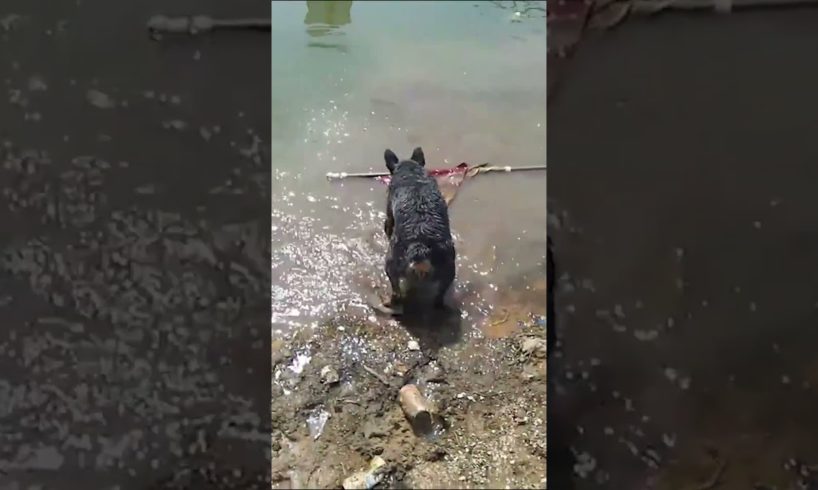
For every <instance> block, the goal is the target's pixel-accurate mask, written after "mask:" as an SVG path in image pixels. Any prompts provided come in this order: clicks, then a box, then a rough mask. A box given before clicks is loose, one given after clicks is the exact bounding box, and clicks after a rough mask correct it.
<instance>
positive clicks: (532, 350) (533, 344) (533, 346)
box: [520, 337, 547, 357]
mask: <svg viewBox="0 0 818 490" xmlns="http://www.w3.org/2000/svg"><path fill="white" fill-rule="evenodd" d="M520 350H522V351H523V353H525V354H528V355H531V356H534V357H545V355H546V352H547V347H546V342H545V339H541V338H539V337H525V338H524V339H523V340H522V342H520Z"/></svg>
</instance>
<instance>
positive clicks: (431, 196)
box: [384, 148, 455, 308]
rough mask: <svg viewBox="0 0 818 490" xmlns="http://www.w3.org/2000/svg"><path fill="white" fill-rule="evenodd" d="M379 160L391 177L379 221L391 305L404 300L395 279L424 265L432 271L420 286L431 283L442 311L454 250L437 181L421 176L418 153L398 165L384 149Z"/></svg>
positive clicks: (420, 153)
mask: <svg viewBox="0 0 818 490" xmlns="http://www.w3.org/2000/svg"><path fill="white" fill-rule="evenodd" d="M384 160H385V161H386V168H388V169H389V172H390V173H391V174H392V180H391V182H390V183H389V190H388V192H387V200H386V221H385V222H384V232H385V233H386V236H387V237H388V238H389V251H388V252H387V255H386V275H387V276H388V277H389V283H390V285H391V286H392V299H391V304H392V305H393V306H394V305H398V304H401V303H403V302H404V300H405V299H407V298H403V297H401V294H400V280H401V279H402V278H405V276H406V270H407V267H408V266H409V264H411V263H412V262H413V261H422V260H429V262H430V263H431V264H432V271H431V277H430V278H429V280H428V281H426V282H425V284H429V285H431V284H433V283H435V282H436V283H437V286H438V287H437V290H436V291H434V298H435V306H437V307H439V308H442V307H444V298H445V295H446V292H447V291H448V289H449V287H450V286H451V284H452V282H453V281H454V276H455V249H454V241H453V240H452V233H451V229H450V227H449V209H448V206H447V205H446V200H445V199H444V198H443V195H442V194H441V193H440V189H439V188H438V186H437V181H435V179H434V178H433V177H431V176H429V175H428V174H427V173H426V169H425V168H424V167H425V165H426V159H425V157H424V156H423V150H422V149H420V148H415V150H414V151H413V152H412V157H411V159H409V160H402V161H399V159H398V157H397V155H395V153H394V152H393V151H392V150H386V151H385V152H384ZM411 293H412V292H411V291H410V292H409V294H411Z"/></svg>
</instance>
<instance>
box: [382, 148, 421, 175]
mask: <svg viewBox="0 0 818 490" xmlns="http://www.w3.org/2000/svg"><path fill="white" fill-rule="evenodd" d="M383 159H384V160H386V168H388V169H389V173H390V174H393V173H395V169H396V168H398V165H404V164H411V165H420V166H421V167H424V166H425V165H426V157H424V156H423V149H422V148H421V147H419V146H418V147H417V148H415V150H414V151H413V152H412V156H411V157H410V158H409V160H404V161H402V162H401V161H400V160H399V159H398V156H397V155H395V152H394V151H392V150H386V151H385V152H384V154H383Z"/></svg>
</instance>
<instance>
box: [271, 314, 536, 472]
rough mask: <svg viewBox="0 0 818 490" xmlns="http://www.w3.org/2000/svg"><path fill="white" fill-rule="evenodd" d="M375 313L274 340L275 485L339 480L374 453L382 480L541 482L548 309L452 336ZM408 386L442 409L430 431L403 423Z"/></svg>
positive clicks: (363, 464)
mask: <svg viewBox="0 0 818 490" xmlns="http://www.w3.org/2000/svg"><path fill="white" fill-rule="evenodd" d="M373 319H374V318H370V320H366V319H364V320H363V321H361V320H355V319H354V318H350V319H348V320H346V321H343V320H338V321H336V322H333V323H330V324H326V325H324V326H321V327H318V328H317V329H315V331H309V330H302V331H301V332H298V333H295V334H293V335H291V336H290V337H288V338H286V339H278V340H274V341H273V350H272V355H273V406H272V418H273V488H338V487H340V486H341V484H342V481H343V480H344V479H345V478H347V477H348V476H350V475H351V474H352V473H354V472H355V471H358V470H360V469H363V468H365V467H366V466H367V465H368V464H369V461H370V460H371V459H372V458H373V457H374V456H380V457H381V458H383V459H384V460H385V462H386V466H385V467H384V473H383V480H382V481H381V482H380V484H379V486H378V488H545V482H546V480H545V477H546V475H545V455H546V454H545V451H546V438H545V437H546V432H545V430H546V427H545V424H546V420H545V410H546V405H545V403H546V388H545V386H546V385H545V376H546V367H545V321H544V318H543V317H534V316H531V317H529V319H528V320H527V321H522V322H520V325H519V328H515V331H514V333H513V334H512V335H510V336H508V337H505V338H490V337H487V336H484V335H482V334H479V335H473V336H470V338H468V339H466V340H464V341H461V342H458V343H454V344H451V343H448V342H447V341H446V340H445V339H444V338H443V337H445V332H441V331H436V332H435V331H431V332H430V331H426V332H421V333H420V335H419V336H418V337H415V336H413V335H411V334H410V333H409V332H408V331H407V330H406V329H404V328H403V327H402V326H401V325H399V324H398V323H397V322H396V321H393V320H382V319H380V318H378V319H374V320H375V321H374V322H373V321H372V320H373ZM443 328H445V327H443ZM415 342H417V345H414V343H415ZM447 344H448V345H447ZM330 370H331V372H334V373H337V381H333V380H334V379H336V378H334V377H333V378H331V379H330V381H332V382H327V373H328V372H330ZM407 383H415V384H417V386H419V388H420V390H421V391H422V392H423V394H424V395H425V396H426V397H427V398H428V399H429V400H430V401H431V402H432V403H433V405H434V406H435V407H437V410H438V413H439V414H440V416H441V417H442V420H443V424H442V426H441V427H439V428H438V430H437V431H436V432H434V433H432V434H425V433H420V434H416V433H415V430H414V429H413V427H412V426H411V425H410V424H409V422H408V421H407V419H406V417H405V415H404V413H403V411H402V410H401V406H400V404H399V403H398V390H399V389H400V387H401V386H403V385H405V384H407Z"/></svg>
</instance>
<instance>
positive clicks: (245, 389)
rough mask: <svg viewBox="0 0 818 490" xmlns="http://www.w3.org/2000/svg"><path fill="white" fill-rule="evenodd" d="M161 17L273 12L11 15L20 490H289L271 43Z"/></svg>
mask: <svg viewBox="0 0 818 490" xmlns="http://www.w3.org/2000/svg"><path fill="white" fill-rule="evenodd" d="M156 14H164V15H168V16H189V15H198V14H201V15H208V16H212V17H214V18H250V17H255V18H264V19H269V15H270V11H269V4H267V3H266V2H257V1H250V0H235V1H230V2H224V1H212V0H206V1H201V0H197V1H192V0H190V1H188V0H174V1H157V0H148V1H140V2H109V1H104V0H71V1H67V2H44V1H37V2H29V1H15V0H9V1H5V2H3V4H2V5H0V85H2V97H0V141H2V147H0V156H2V159H0V165H2V166H1V167H0V186H2V195H0V222H2V229H3V233H2V238H0V253H2V254H3V256H2V269H0V270H2V275H0V297H2V299H1V300H0V308H2V313H0V316H2V318H3V325H2V328H0V372H1V373H2V375H0V378H1V379H0V448H2V449H0V471H2V473H0V481H2V482H3V483H4V487H5V488H66V489H67V488H119V489H146V488H269V485H270V483H269V480H270V477H269V472H270V429H269V424H270V389H271V388H270V288H269V274H270V270H271V268H270V264H269V260H270V254H269V247H270V243H271V240H270V226H271V225H270V216H271V215H270V185H271V168H270V156H269V146H270V136H269V135H270V131H271V127H270V120H271V116H270V111H271V107H270V104H271V94H270V89H271V81H270V74H271V53H270V38H269V35H268V33H266V32H264V31H247V32H245V31H241V30H233V31H229V32H228V31H225V32H212V33H200V34H199V35H197V36H190V35H187V34H182V35H178V36H164V37H163V38H162V39H161V40H159V41H157V40H154V39H151V38H150V37H149V35H148V31H147V29H146V23H147V21H148V19H149V18H150V17H151V16H153V15H156ZM5 485H10V486H5Z"/></svg>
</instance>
